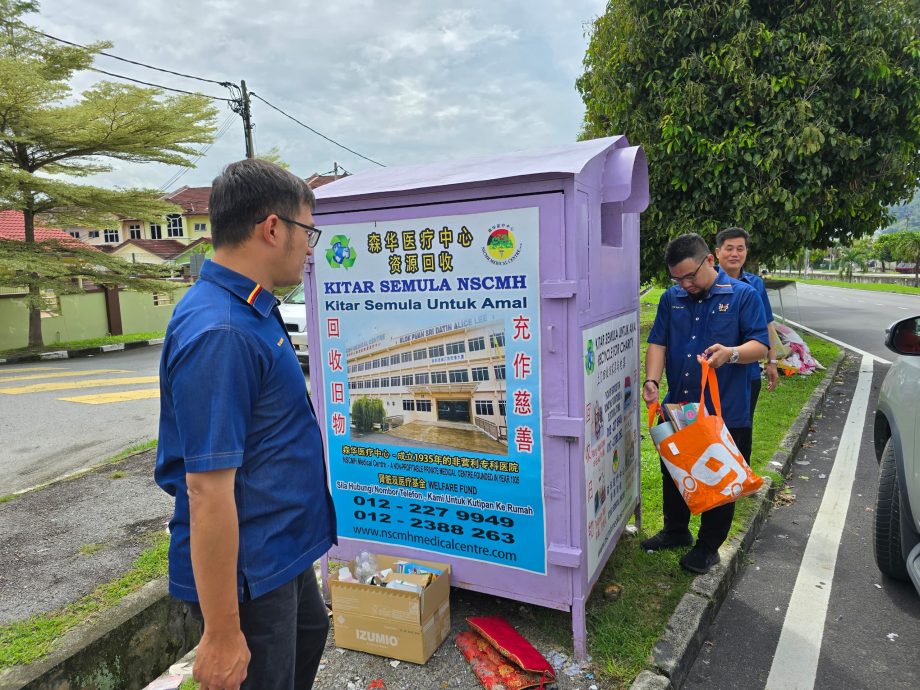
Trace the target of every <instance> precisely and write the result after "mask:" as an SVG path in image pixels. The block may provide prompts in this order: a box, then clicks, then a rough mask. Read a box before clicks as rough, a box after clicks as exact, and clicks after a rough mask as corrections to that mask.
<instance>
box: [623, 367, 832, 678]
mask: <svg viewBox="0 0 920 690" xmlns="http://www.w3.org/2000/svg"><path fill="white" fill-rule="evenodd" d="M845 358H846V351H843V352H841V353H840V355H838V357H837V359H835V360H834V362H833V363H832V364H831V365H830V366H829V367H828V368H827V374H826V376H825V377H824V380H823V381H822V382H821V383H820V385H818V387H817V388H816V389H815V390H814V392H812V394H811V397H810V398H809V399H808V402H807V403H805V406H804V407H803V408H802V411H801V412H800V413H799V416H798V417H797V418H796V420H795V422H793V424H792V426H791V427H790V429H789V431H788V432H787V433H786V436H785V437H784V438H783V440H782V442H781V443H780V449H779V450H777V451H776V452H775V453H774V454H773V457H772V458H771V459H770V463H769V466H770V469H772V470H775V471H776V472H778V473H779V474H781V475H783V476H786V475H787V473H788V471H789V468H790V467H791V466H792V461H793V460H794V459H795V457H796V455H797V454H798V452H799V450H800V449H801V448H802V444H803V443H804V442H805V439H806V438H807V436H808V430H809V428H810V427H811V425H812V422H813V421H814V419H815V415H816V413H817V412H818V410H819V409H820V408H821V407H822V406H823V405H824V402H825V400H826V399H827V391H828V390H829V389H830V387H831V385H832V384H833V382H834V378H835V377H836V376H837V372H838V371H839V370H840V365H841V364H842V363H843V361H844V359H845ZM780 489H782V486H781V485H780V486H775V485H774V484H773V482H772V481H771V480H770V478H769V477H765V478H764V483H763V486H762V487H761V488H760V490H759V491H758V492H757V493H756V494H755V495H754V501H755V503H756V506H757V507H756V510H755V512H754V515H753V517H751V519H750V521H749V522H748V525H747V527H746V529H745V530H744V532H742V533H741V534H738V535H736V536H734V537H732V538H731V539H729V540H728V542H726V543H725V544H724V545H723V546H722V548H721V550H720V555H721V557H722V561H721V563H719V564H718V565H717V566H715V567H714V568H713V569H712V570H711V571H709V573H707V574H706V575H699V576H697V577H696V578H695V579H694V580H693V582H692V583H691V585H690V590H689V591H688V592H687V593H686V594H684V596H683V598H682V599H681V600H680V602H679V603H678V605H677V608H676V609H675V610H674V613H673V614H671V618H670V620H668V625H667V628H666V629H665V632H664V634H663V635H662V636H661V637H660V638H659V639H658V642H656V643H655V646H654V648H653V649H652V661H651V663H650V664H649V670H646V671H643V672H642V673H640V674H639V675H638V676H637V677H636V679H635V680H634V681H633V684H632V685H631V686H630V688H631V690H666V689H668V688H679V687H681V685H683V683H684V681H686V679H687V674H688V673H689V672H690V668H691V667H692V666H693V662H694V661H695V660H696V656H697V654H698V653H699V651H700V648H701V647H702V645H703V641H704V639H705V637H706V633H707V632H708V630H709V625H710V624H711V623H712V620H713V619H714V618H715V616H716V614H717V613H718V612H719V608H721V606H722V602H724V601H725V598H726V597H727V596H728V592H729V590H730V589H731V587H732V584H733V583H734V581H735V577H736V576H737V575H738V573H739V572H740V571H741V568H742V566H743V565H744V554H745V553H746V552H747V551H748V550H750V548H751V546H752V545H753V543H754V540H755V539H756V538H757V535H758V534H759V533H760V529H761V527H762V526H763V524H764V522H766V520H767V517H768V516H769V515H770V510H771V509H772V507H773V499H774V498H775V496H776V494H777V492H778V491H779V490H780Z"/></svg>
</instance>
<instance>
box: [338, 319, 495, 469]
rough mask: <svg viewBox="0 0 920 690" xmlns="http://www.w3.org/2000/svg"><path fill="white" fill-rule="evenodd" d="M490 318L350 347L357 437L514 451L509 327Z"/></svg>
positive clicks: (353, 426) (383, 336) (350, 385)
mask: <svg viewBox="0 0 920 690" xmlns="http://www.w3.org/2000/svg"><path fill="white" fill-rule="evenodd" d="M490 318H491V317H489V316H479V317H477V318H470V319H466V320H462V321H454V322H451V323H445V324H441V325H438V326H431V327H426V328H423V329H419V330H416V331H412V332H408V333H401V334H398V335H395V336H394V335H391V334H389V333H384V334H379V335H377V336H375V337H374V338H372V339H370V340H366V341H364V342H361V343H358V344H355V345H353V346H352V347H350V348H348V350H347V351H346V359H347V362H348V391H349V399H350V412H351V415H350V416H351V425H350V426H351V436H352V438H353V439H362V440H364V441H371V442H375V443H381V444H386V443H390V444H399V445H403V446H416V447H424V448H442V449H460V450H465V451H468V452H478V453H491V454H495V455H507V454H508V426H507V412H506V399H507V398H506V385H505V381H506V370H505V324H504V322H503V321H501V320H495V319H491V320H489V319H490Z"/></svg>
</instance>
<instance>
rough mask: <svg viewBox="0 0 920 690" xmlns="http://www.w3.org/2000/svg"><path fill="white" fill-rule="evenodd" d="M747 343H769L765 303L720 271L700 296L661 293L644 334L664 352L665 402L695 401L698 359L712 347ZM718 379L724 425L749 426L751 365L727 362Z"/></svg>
mask: <svg viewBox="0 0 920 690" xmlns="http://www.w3.org/2000/svg"><path fill="white" fill-rule="evenodd" d="M749 340H756V341H758V342H760V343H763V344H764V345H768V342H769V341H768V338H767V322H766V318H765V315H764V310H763V304H762V303H761V300H760V297H759V296H758V294H757V291H756V290H755V289H754V288H752V287H751V286H750V285H747V284H746V283H743V282H741V281H739V280H735V279H734V278H731V277H729V276H728V274H726V273H725V271H723V270H721V269H719V273H718V275H717V276H716V280H715V282H714V283H713V284H712V287H710V288H709V291H708V292H707V293H706V294H704V295H699V296H694V295H691V294H690V293H689V292H687V291H686V290H684V289H683V288H682V287H681V286H680V285H674V286H673V287H671V288H669V289H667V290H665V292H664V294H662V295H661V299H660V300H659V302H658V313H657V314H656V315H655V323H654V324H653V325H652V330H651V331H650V332H649V335H648V342H649V343H650V344H654V345H662V346H664V347H665V348H666V352H665V375H666V376H667V379H668V394H667V396H666V397H665V399H664V402H696V401H698V400H699V399H700V377H701V376H702V370H701V369H700V364H699V362H697V360H696V356H697V355H699V354H702V353H703V350H705V349H706V348H707V347H709V346H710V345H715V344H716V343H719V344H720V345H725V346H726V347H737V346H738V345H742V344H743V343H746V342H748V341H749ZM716 377H717V379H718V381H719V395H720V397H721V399H722V418H723V419H724V421H725V425H726V426H728V427H729V428H744V427H749V426H751V416H750V405H751V401H750V395H751V393H750V391H751V378H750V369H749V367H748V366H747V365H738V364H725V365H723V366H721V367H719V368H718V369H716ZM707 402H708V400H707ZM710 411H712V408H711V406H710Z"/></svg>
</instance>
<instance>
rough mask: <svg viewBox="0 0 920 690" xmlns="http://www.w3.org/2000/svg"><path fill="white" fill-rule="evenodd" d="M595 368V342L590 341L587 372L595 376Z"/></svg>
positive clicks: (586, 360)
mask: <svg viewBox="0 0 920 690" xmlns="http://www.w3.org/2000/svg"><path fill="white" fill-rule="evenodd" d="M594 367H595V358H594V340H589V341H588V351H587V352H585V371H586V372H587V373H588V374H593V373H594Z"/></svg>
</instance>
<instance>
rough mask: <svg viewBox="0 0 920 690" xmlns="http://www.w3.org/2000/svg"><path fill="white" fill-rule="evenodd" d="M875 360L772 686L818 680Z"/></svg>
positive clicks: (858, 396) (800, 580)
mask: <svg viewBox="0 0 920 690" xmlns="http://www.w3.org/2000/svg"><path fill="white" fill-rule="evenodd" d="M872 366H873V365H872V359H871V356H864V357H863V359H862V363H861V365H860V367H859V380H858V381H857V383H856V390H855V391H854V393H853V399H852V402H851V403H850V411H849V412H848V413H847V420H846V422H845V424H844V427H843V433H842V434H841V436H840V445H839V446H838V447H837V455H836V457H835V458H834V467H833V469H832V470H831V475H830V477H829V478H828V480H827V488H826V489H825V491H824V498H823V499H822V500H821V507H820V508H819V509H818V515H817V516H816V517H815V524H814V526H813V527H812V530H811V536H810V537H809V538H808V544H807V545H806V546H805V554H804V555H803V556H802V564H801V566H800V567H799V574H798V577H797V578H796V581H795V587H794V588H793V590H792V597H791V599H790V600H789V608H788V609H787V610H786V619H785V620H784V621H783V630H782V632H781V633H780V636H779V643H778V644H777V646H776V654H775V655H774V657H773V665H772V666H771V668H770V676H769V677H768V678H767V685H766V687H767V690H793V689H795V690H806V689H808V688H813V687H814V686H815V677H816V675H817V672H818V661H819V659H820V658H821V642H822V640H823V638H824V623H825V619H826V617H827V607H828V603H829V602H830V596H831V586H832V585H833V582H834V569H835V568H836V565H837V550H838V548H839V546H840V537H841V535H842V534H843V527H844V523H845V522H846V516H847V508H848V507H849V505H850V495H851V493H852V491H853V479H854V477H855V476H856V463H857V460H858V459H859V446H860V441H861V440H862V432H863V426H864V424H865V421H866V412H867V411H868V409H869V392H870V390H871V388H872Z"/></svg>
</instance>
